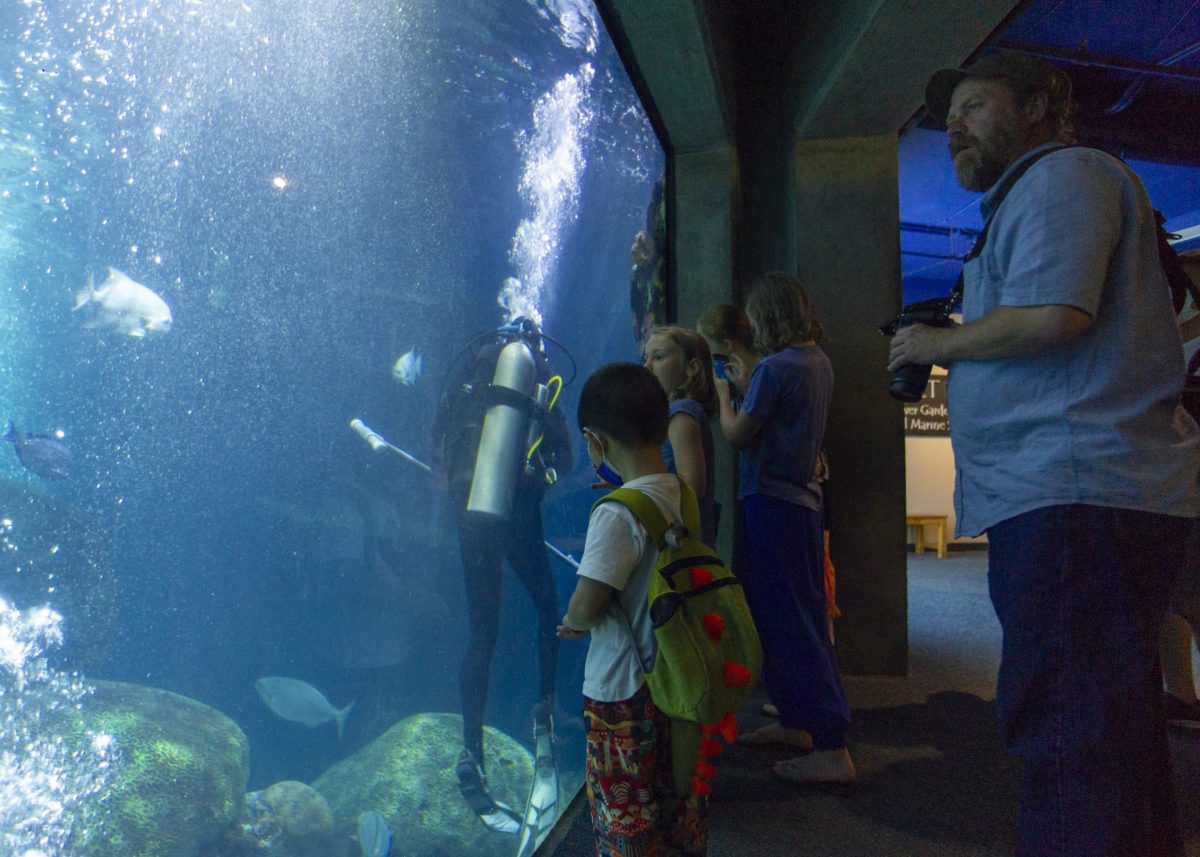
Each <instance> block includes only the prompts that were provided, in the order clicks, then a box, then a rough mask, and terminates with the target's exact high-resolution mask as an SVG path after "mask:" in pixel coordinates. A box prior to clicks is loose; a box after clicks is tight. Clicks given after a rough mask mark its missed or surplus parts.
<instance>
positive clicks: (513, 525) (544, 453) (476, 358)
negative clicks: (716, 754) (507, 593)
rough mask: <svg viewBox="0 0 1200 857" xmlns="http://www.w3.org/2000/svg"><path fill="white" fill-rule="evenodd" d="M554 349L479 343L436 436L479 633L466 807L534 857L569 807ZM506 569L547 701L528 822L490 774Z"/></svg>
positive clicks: (565, 459)
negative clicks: (556, 722)
mask: <svg viewBox="0 0 1200 857" xmlns="http://www.w3.org/2000/svg"><path fill="white" fill-rule="evenodd" d="M542 340H543V336H542V333H541V331H540V330H539V328H538V325H537V324H536V323H535V322H534V321H533V320H532V319H529V318H517V319H515V320H514V321H512V322H511V323H509V324H506V325H504V326H503V327H500V328H499V329H498V330H495V331H489V332H487V333H484V334H480V335H479V336H477V337H475V338H474V339H472V340H471V341H470V342H468V344H467V346H466V348H465V349H464V350H466V351H468V352H469V357H468V359H466V360H465V361H463V365H462V367H461V369H459V370H458V371H457V372H455V369H454V367H452V369H451V373H450V375H449V376H448V380H447V384H446V386H445V388H444V390H443V393H442V397H441V400H440V402H439V404H438V411H437V416H436V418H435V421H434V427H433V450H434V451H433V455H434V459H435V463H436V464H437V465H438V466H440V467H441V468H442V470H443V471H444V472H445V473H446V477H447V481H448V488H449V491H450V495H451V498H452V499H453V502H454V506H455V512H456V520H457V524H458V538H459V546H460V548H461V550H462V563H463V574H464V577H465V582H466V594H467V618H468V622H469V625H470V633H469V637H468V640H467V647H466V653H465V656H464V659H463V665H462V674H461V693H462V713H463V751H462V754H461V756H460V757H459V760H458V763H457V765H456V766H455V774H456V775H457V777H458V784H459V790H460V791H461V793H462V796H463V799H464V800H465V801H466V803H467V804H468V805H469V806H470V807H471V809H472V810H473V811H474V812H475V813H476V814H477V815H478V816H479V818H480V820H481V821H482V822H483V823H484V824H485V825H486V826H487V827H488V828H489V829H490V830H493V831H497V832H501V833H511V834H517V835H519V836H520V844H519V847H518V852H517V853H518V854H523V853H529V852H531V851H532V849H533V845H534V844H535V841H536V837H537V834H538V833H539V832H541V831H542V830H543V829H545V827H546V826H548V825H549V824H550V823H552V822H553V821H554V818H553V815H554V813H553V810H554V808H555V804H556V803H557V800H558V777H557V772H556V768H555V764H554V758H553V753H552V751H551V738H552V724H551V712H552V711H553V708H554V680H555V671H556V669H557V667H558V638H557V636H556V634H555V629H556V626H557V624H558V621H559V618H560V616H561V609H560V608H559V605H558V595H557V590H556V588H555V584H554V578H553V574H552V572H551V569H550V562H549V558H548V556H547V553H546V545H545V542H544V535H543V528H542V516H541V501H542V497H543V496H544V495H545V493H546V491H547V489H548V488H549V486H550V485H552V484H553V483H554V481H555V480H556V479H557V471H558V470H564V471H565V470H569V469H570V468H571V466H572V463H573V457H572V452H571V443H570V439H569V436H568V431H567V420H566V418H565V416H564V414H563V410H562V407H561V406H559V404H558V397H559V393H560V392H561V390H562V386H563V382H562V378H561V377H559V376H557V375H554V374H553V373H552V372H551V369H550V364H549V361H548V359H547V357H546V354H545V352H544V350H543V344H542ZM568 357H569V355H568ZM455 365H456V366H457V361H456V364H455ZM505 560H508V563H509V566H510V567H511V568H512V570H513V572H514V573H515V574H516V575H517V578H518V579H519V580H520V582H521V585H522V586H523V587H524V588H525V590H526V591H527V592H528V593H529V596H530V598H532V600H533V604H534V608H535V609H536V611H537V617H538V634H537V640H538V666H539V675H540V691H539V692H540V700H541V701H540V702H538V704H537V705H536V706H535V707H534V744H535V772H534V783H533V787H532V789H531V790H530V797H529V801H528V804H527V806H526V810H525V814H524V815H522V814H520V813H518V812H517V811H515V810H514V809H513V808H512V807H509V806H507V805H505V804H503V803H501V802H500V801H498V800H496V798H494V797H493V796H492V794H491V792H490V791H489V790H488V786H487V779H486V776H485V773H484V764H483V763H484V755H483V716H484V710H485V707H486V704H487V693H488V675H489V672H490V669H491V663H492V657H493V655H494V653H495V649H496V641H497V636H498V633H499V619H500V598H499V596H500V591H501V586H500V583H501V574H502V571H503V565H504V561H505Z"/></svg>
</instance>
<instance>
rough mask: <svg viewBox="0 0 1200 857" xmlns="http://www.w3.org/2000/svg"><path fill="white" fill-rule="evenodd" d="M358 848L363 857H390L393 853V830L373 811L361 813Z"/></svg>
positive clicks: (359, 817)
mask: <svg viewBox="0 0 1200 857" xmlns="http://www.w3.org/2000/svg"><path fill="white" fill-rule="evenodd" d="M358 847H359V848H361V849H362V857H388V855H389V854H391V853H392V829H391V828H390V827H388V823H387V822H386V821H384V820H383V816H382V815H380V814H379V813H377V812H375V810H373V809H369V810H367V811H366V812H363V813H359V816H358Z"/></svg>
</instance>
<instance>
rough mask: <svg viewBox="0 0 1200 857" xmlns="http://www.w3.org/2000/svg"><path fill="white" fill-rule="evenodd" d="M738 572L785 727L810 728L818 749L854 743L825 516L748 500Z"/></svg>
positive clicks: (754, 497)
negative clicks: (830, 599)
mask: <svg viewBox="0 0 1200 857" xmlns="http://www.w3.org/2000/svg"><path fill="white" fill-rule="evenodd" d="M742 516H743V523H744V530H743V534H744V536H745V544H744V552H743V554H742V555H743V557H744V566H745V567H744V568H741V569H738V577H740V578H741V580H742V583H743V585H744V587H745V590H746V601H747V602H748V603H749V605H750V612H751V614H753V616H754V624H755V625H756V626H757V627H758V635H759V637H760V638H761V639H762V648H763V684H764V685H766V688H767V693H768V694H770V696H771V701H772V702H774V703H775V706H776V707H777V708H778V709H779V722H780V723H781V724H783V725H784V726H787V727H789V728H791V729H805V730H807V731H808V732H809V733H811V735H812V737H813V746H814V748H815V749H817V750H837V749H840V748H842V747H845V746H846V728H847V727H848V726H849V724H850V707H849V706H848V705H847V704H846V694H845V692H844V691H843V690H842V674H841V670H840V669H839V668H838V662H837V654H836V652H834V649H833V643H832V642H831V641H830V639H829V621H828V618H827V617H826V613H825V546H824V540H823V539H822V534H821V513H820V512H816V511H813V510H812V509H805V508H804V507H803V506H797V505H795V504H794V503H787V502H784V501H783V500H779V499H777V498H775V497H768V496H766V495H765V494H751V495H749V496H748V497H745V498H744V499H743V500H742Z"/></svg>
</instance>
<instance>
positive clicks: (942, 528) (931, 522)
mask: <svg viewBox="0 0 1200 857" xmlns="http://www.w3.org/2000/svg"><path fill="white" fill-rule="evenodd" d="M946 521H947V516H946V515H905V516H904V523H905V525H906V526H907V527H908V528H909V529H910V530H911V531H912V533H913V549H914V550H915V551H916V552H917V553H925V528H926V527H937V555H938V556H939V557H945V556H946Z"/></svg>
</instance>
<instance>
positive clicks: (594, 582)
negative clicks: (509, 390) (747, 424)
mask: <svg viewBox="0 0 1200 857" xmlns="http://www.w3.org/2000/svg"><path fill="white" fill-rule="evenodd" d="M667 419H668V417H667V397H666V394H665V393H664V392H663V389H662V385H661V384H659V382H658V379H657V378H655V377H654V374H653V373H652V372H651V371H650V370H649V369H646V368H645V367H644V366H639V365H638V364H636V363H612V364H609V365H608V366H604V367H601V368H600V369H598V370H597V371H596V372H595V373H593V374H592V376H591V377H590V378H588V380H587V383H586V384H584V387H583V391H582V392H581V393H580V397H579V411H578V421H579V428H580V430H581V431H582V432H583V434H584V438H585V439H586V441H587V447H588V456H589V457H590V459H591V462H592V467H593V468H594V469H595V470H596V473H597V475H598V476H599V477H600V478H601V479H602V480H604V481H605V482H608V483H611V484H613V485H623V486H624V487H626V488H633V489H636V490H638V491H641V492H642V493H644V494H645V495H646V496H648V497H649V498H650V499H651V500H653V501H654V503H655V504H656V505H657V506H658V507H659V509H660V510H661V511H662V513H663V515H664V516H666V518H667V519H668V520H674V521H678V520H679V519H680V511H679V502H680V497H679V481H678V479H677V478H676V477H675V476H674V475H673V474H670V473H668V472H667V469H666V467H665V466H664V465H663V460H662V444H663V441H664V440H665V439H666V436H667ZM657 556H658V549H657V547H656V546H655V544H654V540H653V539H652V538H650V535H649V534H648V533H647V532H646V529H645V528H644V527H643V526H642V525H641V523H640V522H639V521H638V520H637V518H636V517H635V516H634V515H633V513H632V512H630V511H629V509H627V508H625V506H623V505H621V504H619V503H603V504H601V505H599V506H597V507H596V508H595V509H593V511H592V515H591V518H590V519H589V521H588V531H587V540H586V542H585V545H584V549H583V558H582V559H581V560H580V563H579V582H578V583H577V584H576V587H575V592H574V593H573V594H572V595H571V600H570V603H569V604H568V606H567V613H566V615H565V616H563V620H562V625H561V626H560V627H559V629H558V635H559V637H562V638H563V639H568V640H574V639H580V638H582V637H584V636H587V635H588V634H589V633H590V634H591V642H590V643H589V646H588V654H587V661H586V662H585V664H584V675H583V695H584V718H585V719H586V720H587V724H588V734H587V791H588V800H589V802H590V803H591V808H592V830H593V832H594V834H595V836H596V844H597V854H599V855H601V857H626V856H627V855H654V857H668V855H680V857H698V855H704V854H706V853H707V850H708V821H707V806H706V802H705V799H704V798H703V797H702V796H701V795H699V794H692V795H690V796H689V797H687V798H681V797H679V796H678V795H677V794H676V793H675V790H674V783H673V782H672V774H671V742H670V721H669V720H668V719H667V717H666V716H665V715H664V714H662V712H660V711H659V710H658V709H657V707H655V705H654V702H653V701H652V700H651V699H650V692H649V690H648V689H647V688H646V684H645V678H644V675H643V672H642V664H643V663H644V664H646V666H647V667H650V666H652V665H653V664H654V658H655V656H656V654H657V652H656V648H655V642H654V632H653V628H652V627H651V623H650V615H649V611H648V609H647V606H646V589H647V586H648V584H649V580H650V572H651V570H652V568H653V566H654V562H655V560H656V558H657ZM635 640H636V646H637V649H636V650H635V649H634V645H635V642H634V641H635Z"/></svg>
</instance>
